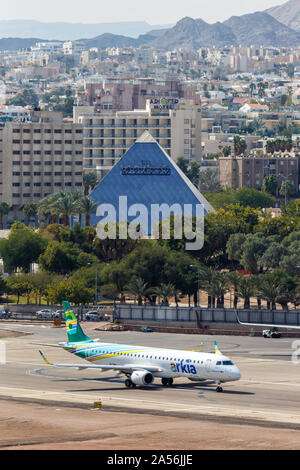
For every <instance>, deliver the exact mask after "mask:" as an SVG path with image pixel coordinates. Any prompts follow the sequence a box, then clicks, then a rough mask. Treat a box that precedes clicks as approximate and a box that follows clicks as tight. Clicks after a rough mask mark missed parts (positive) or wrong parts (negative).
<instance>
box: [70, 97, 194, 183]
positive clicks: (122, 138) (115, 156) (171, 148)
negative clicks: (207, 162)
mask: <svg viewBox="0 0 300 470" xmlns="http://www.w3.org/2000/svg"><path fill="white" fill-rule="evenodd" d="M74 122H76V123H79V124H81V125H82V126H83V128H84V135H83V142H84V143H83V167H84V170H85V171H90V172H91V171H93V172H97V173H98V176H99V177H100V178H103V177H104V176H105V175H106V174H107V173H108V172H109V171H110V170H111V169H112V168H113V166H114V165H115V164H116V163H117V162H118V161H119V160H120V158H121V157H122V156H123V155H124V154H125V153H126V152H127V150H128V149H129V148H130V147H131V146H132V145H133V144H134V143H135V141H136V140H137V139H138V138H139V137H140V136H141V135H142V134H143V133H144V131H146V130H147V131H149V132H150V134H151V135H152V136H153V137H154V139H155V140H156V141H157V142H158V143H159V145H161V147H162V148H163V149H164V150H165V151H166V152H167V153H168V154H169V155H170V156H171V158H173V159H174V160H175V161H176V160H177V158H178V157H180V156H183V157H185V158H187V159H189V160H200V159H201V107H200V104H196V103H195V102H194V101H192V100H178V99H174V98H155V99H148V100H147V104H146V109H145V110H134V111H118V112H115V113H113V112H111V111H103V112H101V113H97V114H95V113H94V112H93V107H87V106H84V107H77V108H74Z"/></svg>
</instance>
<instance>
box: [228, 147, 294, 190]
mask: <svg viewBox="0 0 300 470" xmlns="http://www.w3.org/2000/svg"><path fill="white" fill-rule="evenodd" d="M219 168H220V183H221V185H222V186H223V187H224V188H233V189H240V188H243V187H244V186H246V187H249V188H255V189H262V188H263V183H264V179H265V177H266V176H269V175H276V177H277V181H278V189H280V188H281V185H282V183H283V182H284V181H286V180H289V181H291V182H292V183H293V185H294V188H295V189H296V191H297V192H298V191H299V182H300V181H299V169H300V157H299V156H292V155H288V154H283V155H282V156H273V157H271V156H270V155H269V156H268V155H263V156H260V157H255V156H251V155H250V156H247V157H234V156H230V157H220V158H219Z"/></svg>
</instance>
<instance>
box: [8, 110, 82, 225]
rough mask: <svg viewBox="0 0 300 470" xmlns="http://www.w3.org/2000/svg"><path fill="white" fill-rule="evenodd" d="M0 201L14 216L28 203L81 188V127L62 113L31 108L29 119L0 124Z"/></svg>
mask: <svg viewBox="0 0 300 470" xmlns="http://www.w3.org/2000/svg"><path fill="white" fill-rule="evenodd" d="M0 126H1V127H0V162H1V163H0V201H4V202H6V203H7V204H9V205H10V207H11V211H12V212H11V215H12V216H13V217H17V216H18V215H19V214H20V213H21V211H22V208H23V207H24V205H25V204H27V203H29V202H33V203H37V202H38V201H39V200H40V199H41V198H43V197H45V196H47V195H49V194H52V193H55V192H58V191H68V190H72V189H78V190H82V184H83V183H82V180H83V177H82V174H83V160H82V157H83V128H82V126H81V125H80V124H73V123H70V122H65V121H63V118H62V114H61V113H58V112H49V111H35V112H34V113H33V114H32V121H31V122H15V121H11V122H5V123H2V124H0Z"/></svg>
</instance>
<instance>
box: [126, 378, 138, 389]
mask: <svg viewBox="0 0 300 470" xmlns="http://www.w3.org/2000/svg"><path fill="white" fill-rule="evenodd" d="M125 386H126V387H127V388H135V387H136V385H135V384H134V383H133V382H132V381H131V380H130V379H126V380H125Z"/></svg>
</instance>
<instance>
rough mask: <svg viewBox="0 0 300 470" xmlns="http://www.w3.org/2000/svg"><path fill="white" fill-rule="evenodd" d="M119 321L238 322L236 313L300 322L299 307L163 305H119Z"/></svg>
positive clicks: (249, 319) (247, 318)
mask: <svg viewBox="0 0 300 470" xmlns="http://www.w3.org/2000/svg"><path fill="white" fill-rule="evenodd" d="M116 313H117V317H118V319H119V320H120V321H123V320H124V321H126V320H130V321H136V322H140V321H141V322H147V321H149V322H150V321H151V322H180V323H187V322H194V323H195V322H197V315H198V319H199V322H200V323H231V324H232V323H237V315H238V318H239V320H240V321H241V322H244V323H261V324H263V323H267V324H274V325H276V324H278V325H280V324H281V325H296V326H300V310H289V311H283V310H263V309H261V310H259V309H255V310H242V309H238V310H234V309H221V308H220V309H219V308H215V309H209V308H202V307H190V308H189V307H163V306H159V307H158V306H156V307H155V306H135V305H119V306H118V307H117V309H116Z"/></svg>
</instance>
